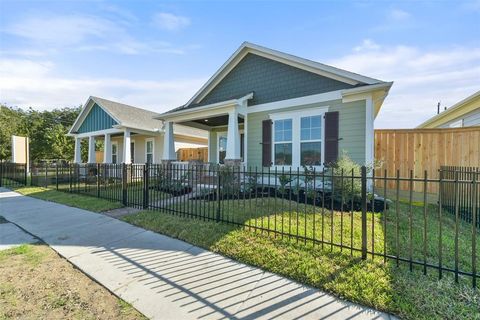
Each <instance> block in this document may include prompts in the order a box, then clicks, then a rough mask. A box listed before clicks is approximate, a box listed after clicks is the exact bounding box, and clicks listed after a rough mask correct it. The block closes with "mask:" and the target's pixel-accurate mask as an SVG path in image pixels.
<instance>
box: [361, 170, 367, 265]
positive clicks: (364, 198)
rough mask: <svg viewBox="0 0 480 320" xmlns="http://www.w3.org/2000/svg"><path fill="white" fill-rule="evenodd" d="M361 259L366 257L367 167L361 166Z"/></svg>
mask: <svg viewBox="0 0 480 320" xmlns="http://www.w3.org/2000/svg"><path fill="white" fill-rule="evenodd" d="M361 179H362V259H363V260H365V259H367V200H368V199H367V167H365V166H362V177H361Z"/></svg>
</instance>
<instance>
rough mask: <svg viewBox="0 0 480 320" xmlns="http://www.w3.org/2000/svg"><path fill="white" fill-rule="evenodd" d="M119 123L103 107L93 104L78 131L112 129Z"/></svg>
mask: <svg viewBox="0 0 480 320" xmlns="http://www.w3.org/2000/svg"><path fill="white" fill-rule="evenodd" d="M116 124H118V123H117V122H116V121H115V120H114V119H113V118H112V117H110V116H109V115H108V114H107V113H106V112H105V111H104V110H103V109H102V108H100V107H99V106H98V105H97V104H95V105H94V106H93V108H92V109H91V110H90V112H89V113H88V115H87V116H86V117H85V119H84V120H83V122H82V125H81V126H80V128H78V130H77V132H78V133H85V132H92V131H99V130H105V129H110V128H111V127H112V126H114V125H116Z"/></svg>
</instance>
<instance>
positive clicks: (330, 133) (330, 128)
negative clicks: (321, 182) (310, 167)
mask: <svg viewBox="0 0 480 320" xmlns="http://www.w3.org/2000/svg"><path fill="white" fill-rule="evenodd" d="M338 119H339V112H338V111H334V112H326V113H325V165H326V166H328V165H329V164H331V163H333V162H335V161H337V158H338Z"/></svg>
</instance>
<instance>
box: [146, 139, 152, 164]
mask: <svg viewBox="0 0 480 320" xmlns="http://www.w3.org/2000/svg"><path fill="white" fill-rule="evenodd" d="M145 162H146V163H153V139H147V140H145Z"/></svg>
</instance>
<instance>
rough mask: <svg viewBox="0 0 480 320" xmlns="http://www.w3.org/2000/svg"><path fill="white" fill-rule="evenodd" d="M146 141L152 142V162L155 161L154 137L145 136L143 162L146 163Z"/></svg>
mask: <svg viewBox="0 0 480 320" xmlns="http://www.w3.org/2000/svg"><path fill="white" fill-rule="evenodd" d="M148 142H152V152H151V153H152V163H155V139H154V138H146V139H145V163H147V159H148V157H147V155H148V148H147V144H148Z"/></svg>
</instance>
